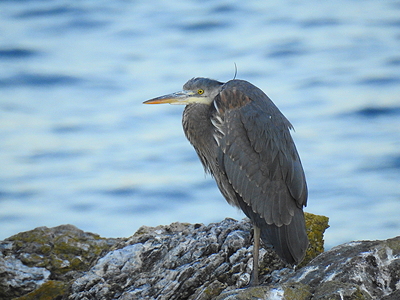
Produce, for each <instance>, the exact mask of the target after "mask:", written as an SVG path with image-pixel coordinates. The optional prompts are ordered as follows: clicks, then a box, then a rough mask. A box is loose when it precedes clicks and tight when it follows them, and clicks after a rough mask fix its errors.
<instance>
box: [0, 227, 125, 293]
mask: <svg viewBox="0 0 400 300" xmlns="http://www.w3.org/2000/svg"><path fill="white" fill-rule="evenodd" d="M119 240H120V239H104V238H101V237H99V236H98V235H96V234H93V233H87V232H83V231H82V230H80V229H78V228H76V227H75V226H72V225H62V226H58V227H54V228H47V227H39V228H36V229H34V230H31V231H27V232H22V233H19V234H16V235H14V236H12V237H10V238H8V239H6V240H5V241H1V242H0V299H11V298H14V297H18V296H21V295H25V294H27V293H29V292H31V291H34V290H36V289H37V288H39V287H40V286H41V285H43V284H44V283H46V282H48V281H50V280H55V281H60V282H65V281H68V280H71V279H74V278H77V277H79V276H80V275H82V274H83V272H85V271H87V270H88V269H89V268H90V266H91V264H92V263H93V262H95V261H97V260H98V258H99V257H101V256H102V255H103V254H105V253H107V252H108V251H109V250H110V248H111V246H112V245H114V244H115V243H116V242H117V241H119ZM57 286H59V285H57ZM49 287H50V286H49ZM51 288H54V285H52V286H51Z"/></svg>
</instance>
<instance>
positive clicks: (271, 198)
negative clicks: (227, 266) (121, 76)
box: [144, 78, 308, 285]
mask: <svg viewBox="0 0 400 300" xmlns="http://www.w3.org/2000/svg"><path fill="white" fill-rule="evenodd" d="M144 103H145V104H160V103H170V104H186V107H185V109H184V112H183V120H182V123H183V129H184V131H185V135H186V137H187V138H188V140H189V141H190V143H191V144H192V145H193V147H194V149H195V150H196V152H197V154H198V156H199V158H200V160H201V162H202V164H203V166H204V169H205V171H206V172H208V173H211V174H212V176H213V177H214V178H215V181H216V182H217V185H218V187H219V189H220V191H221V193H222V195H223V196H224V197H225V199H226V200H227V201H228V203H229V204H231V205H233V206H236V207H239V208H240V209H242V211H243V212H244V213H245V214H246V216H247V217H249V218H250V220H251V221H252V223H253V225H254V247H253V250H254V252H253V274H252V283H253V284H255V285H256V284H258V252H259V239H260V235H261V239H262V241H263V243H264V244H265V245H266V246H272V247H273V249H274V250H275V251H276V253H277V254H278V255H279V256H280V258H281V259H282V260H283V261H285V262H286V263H288V264H291V265H296V264H298V263H299V262H301V261H302V260H303V258H304V255H305V252H306V249H307V246H308V238H307V234H306V227H305V220H304V213H303V206H305V205H306V203H307V195H308V192H307V184H306V179H305V175H304V171H303V167H302V165H301V162H300V158H299V155H298V153H297V150H296V146H295V144H294V142H293V139H292V137H291V135H290V131H289V130H290V129H292V128H293V127H292V125H291V124H290V122H289V121H288V120H287V119H286V118H285V116H284V115H283V114H282V113H281V112H280V111H279V109H278V108H277V107H276V106H275V104H274V103H273V102H272V101H271V100H270V99H269V98H268V96H267V95H266V94H265V93H264V92H263V91H261V90H260V89H259V88H257V87H256V86H254V85H252V84H251V83H249V82H247V81H244V80H230V81H228V82H226V83H222V82H219V81H216V80H212V79H208V78H193V79H190V80H189V81H188V82H186V83H185V85H184V86H183V91H180V92H177V93H173V94H168V95H165V96H161V97H157V98H154V99H151V100H148V101H145V102H144Z"/></svg>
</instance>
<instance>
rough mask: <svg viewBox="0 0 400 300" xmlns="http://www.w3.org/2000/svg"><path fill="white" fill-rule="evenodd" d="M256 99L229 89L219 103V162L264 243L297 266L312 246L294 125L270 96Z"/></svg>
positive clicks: (224, 92) (305, 194)
mask: <svg viewBox="0 0 400 300" xmlns="http://www.w3.org/2000/svg"><path fill="white" fill-rule="evenodd" d="M252 92H253V91H252ZM254 93H256V92H254ZM261 93H262V92H261ZM255 96H257V97H255ZM255 96H254V95H253V97H251V96H244V94H243V93H242V91H241V90H240V89H228V88H226V89H225V90H223V91H222V92H221V93H220V96H217V98H216V99H215V100H214V101H216V102H218V103H217V104H216V105H215V107H217V108H218V110H215V112H214V116H213V117H212V118H213V119H214V120H216V121H214V122H213V124H214V123H215V124H217V125H218V126H217V127H218V128H217V129H216V130H217V131H218V135H216V136H217V137H218V141H217V143H218V145H219V146H220V147H219V151H220V153H219V155H218V161H217V163H218V165H219V166H220V167H221V170H222V172H223V174H224V175H225V176H226V178H227V180H228V181H229V183H230V185H231V187H232V188H233V190H234V193H236V197H237V199H236V200H237V201H234V202H235V203H238V204H239V206H240V207H241V208H242V210H243V211H244V212H245V214H246V215H247V216H248V217H249V218H250V219H252V221H253V222H254V223H255V224H256V225H257V226H258V227H260V229H261V236H262V239H263V241H264V243H266V244H272V245H273V247H274V248H275V250H276V251H277V253H278V254H279V255H280V256H281V257H282V258H283V259H284V260H285V261H287V262H289V263H298V262H299V261H300V260H301V259H302V258H303V256H304V253H305V248H307V245H308V240H307V235H306V231H305V224H304V215H303V211H302V207H303V205H305V204H306V200H307V186H306V182H305V176H304V172H303V168H302V166H301V162H300V159H299V156H298V154H297V150H296V148H295V146H294V142H293V140H292V138H291V136H290V132H289V129H290V128H291V124H290V123H289V121H287V119H286V118H285V117H284V116H283V115H282V114H281V112H280V111H279V110H278V109H277V108H276V106H275V105H274V104H273V103H272V101H271V100H269V98H268V97H267V96H266V95H265V94H263V93H262V94H257V95H255ZM254 97H255V98H256V99H254ZM231 99H236V100H235V101H234V102H232V103H231V102H229V101H230V100H231ZM238 99H239V100H238ZM220 189H221V187H220ZM221 190H222V189H221ZM230 202H232V201H230Z"/></svg>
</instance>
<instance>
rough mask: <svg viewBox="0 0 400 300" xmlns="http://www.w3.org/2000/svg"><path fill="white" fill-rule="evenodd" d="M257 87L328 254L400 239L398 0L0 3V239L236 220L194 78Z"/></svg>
mask: <svg viewBox="0 0 400 300" xmlns="http://www.w3.org/2000/svg"><path fill="white" fill-rule="evenodd" d="M235 63H236V65H237V67H238V75H237V77H238V78H241V79H246V80H248V81H250V82H252V83H254V84H255V85H257V86H259V87H260V88H261V89H263V90H264V91H265V92H266V93H267V94H268V95H269V96H270V97H271V98H272V99H273V101H274V102H275V103H276V104H277V105H278V107H279V108H280V109H281V110H282V112H283V113H284V114H285V115H286V116H287V117H288V119H289V120H290V121H291V122H292V123H293V125H294V127H295V128H296V131H295V132H294V133H293V136H294V139H295V141H296V144H297V148H298V150H299V153H300V156H301V158H302V161H303V165H304V168H305V171H306V175H307V179H308V186H309V191H310V196H309V201H308V203H309V204H308V206H307V208H306V211H309V212H312V213H316V214H323V215H326V216H329V218H330V225H331V227H330V228H329V229H328V230H327V232H326V244H327V247H328V248H329V247H332V246H334V245H337V244H339V243H342V242H346V241H350V240H360V239H384V238H389V237H393V236H396V235H399V234H400V1H381V0H373V1H372V0H371V1H341V0H339V1H323V2H321V1H312V0H308V1H277V0H275V1H178V0H177V1H148V0H146V1H145V0H142V1H140V0H138V1H122V0H121V1H111V0H108V1H107V0H104V1H89V0H86V1H73V2H71V1H66V0H64V1H62V0H60V1H27V0H26V1H1V2H0V164H1V168H0V239H3V238H6V237H8V236H11V235H13V234H15V233H18V232H20V231H24V230H30V229H32V228H34V227H37V226H56V225H59V224H65V223H70V224H74V225H76V226H78V227H80V228H82V229H83V230H87V231H93V232H96V233H99V234H100V235H102V236H107V237H119V236H129V235H131V234H133V233H134V232H135V231H136V230H137V229H138V228H139V227H140V226H141V225H151V226H154V225H158V224H169V223H171V222H175V221H180V222H191V223H194V222H202V223H209V222H214V221H220V220H222V219H223V218H225V217H232V218H236V219H238V218H242V217H243V214H242V213H241V212H239V211H237V210H236V209H235V208H232V207H230V206H229V205H228V204H227V203H226V202H225V200H224V199H223V198H222V196H221V195H220V193H219V191H218V189H217V188H216V186H215V184H214V182H213V180H212V179H211V178H210V177H208V176H205V175H204V173H203V169H202V166H201V164H200V162H199V161H198V158H197V157H196V154H195V152H194V150H193V149H192V148H191V146H190V145H189V143H188V142H187V141H186V139H185V137H184V135H183V132H182V128H181V113H182V110H183V107H182V106H170V105H160V106H146V105H142V101H144V100H147V99H150V98H153V97H156V96H159V95H163V94H166V93H170V92H174V91H178V90H180V89H181V87H182V85H183V84H184V83H185V82H186V81H187V80H188V79H190V78H191V77H194V76H205V77H211V78H215V79H218V80H221V81H227V80H229V79H231V78H232V77H233V76H234V72H235V67H234V64H235Z"/></svg>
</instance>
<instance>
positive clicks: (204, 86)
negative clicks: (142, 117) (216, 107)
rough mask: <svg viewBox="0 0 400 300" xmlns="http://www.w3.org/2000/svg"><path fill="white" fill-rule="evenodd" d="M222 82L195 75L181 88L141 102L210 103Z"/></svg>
mask: <svg viewBox="0 0 400 300" xmlns="http://www.w3.org/2000/svg"><path fill="white" fill-rule="evenodd" d="M222 85H223V83H222V82H219V81H217V80H213V79H209V78H202V77H196V78H192V79H190V80H189V81H188V82H186V83H185V84H184V86H183V90H182V91H179V92H176V93H172V94H168V95H164V96H161V97H157V98H154V99H150V100H147V101H145V102H143V103H144V104H162V103H169V104H190V103H203V104H211V102H212V101H213V100H214V98H215V96H216V95H217V94H218V93H219V92H220V90H221V87H222Z"/></svg>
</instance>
